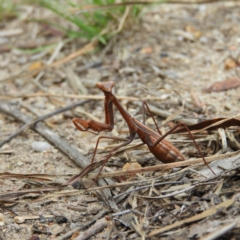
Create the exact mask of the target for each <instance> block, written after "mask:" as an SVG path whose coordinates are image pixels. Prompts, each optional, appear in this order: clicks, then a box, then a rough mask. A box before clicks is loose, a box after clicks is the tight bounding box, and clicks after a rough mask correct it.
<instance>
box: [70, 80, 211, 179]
mask: <svg viewBox="0 0 240 240" xmlns="http://www.w3.org/2000/svg"><path fill="white" fill-rule="evenodd" d="M96 87H97V88H99V89H100V90H102V92H103V93H104V95H105V101H104V109H105V123H101V122H97V121H94V120H91V119H88V120H84V119H81V118H73V119H72V121H73V124H74V125H75V126H76V128H77V129H78V130H80V131H83V132H84V131H86V132H90V133H93V134H96V135H97V134H98V133H99V132H101V131H106V132H111V131H112V130H113V128H114V112H113V105H114V106H115V107H116V108H117V109H118V111H119V112H120V114H121V115H122V117H123V119H124V120H125V121H126V123H127V125H128V129H129V134H130V135H129V138H120V137H108V136H99V137H98V140H97V142H96V147H95V149H94V152H93V156H92V160H91V164H92V163H93V162H94V158H95V155H96V152H97V148H98V144H99V142H100V140H101V139H104V138H105V139H114V140H118V141H123V143H122V144H120V145H118V146H116V147H114V148H113V149H112V150H111V151H110V152H109V153H108V155H107V156H106V158H105V160H104V161H103V164H102V166H101V168H100V170H99V173H98V175H99V174H100V172H101V171H102V169H103V167H104V165H105V164H106V162H107V161H108V159H109V158H110V157H111V156H112V155H113V154H114V153H115V152H116V151H117V150H118V149H120V148H122V147H124V146H126V145H128V144H130V143H131V142H132V141H133V140H134V138H135V137H136V136H137V135H138V136H139V138H140V139H141V140H142V142H143V143H144V144H146V145H147V146H148V149H149V151H150V152H151V153H152V154H153V155H154V156H155V157H156V158H157V159H158V160H160V161H161V162H163V163H172V162H178V161H184V156H183V155H182V154H181V152H180V151H179V150H178V149H177V148H176V147H175V146H174V145H173V144H172V143H170V142H168V141H167V140H166V139H164V138H165V137H166V136H167V135H168V134H169V133H171V132H173V131H174V130H175V129H176V128H178V127H179V126H180V125H182V126H184V127H185V128H186V130H187V131H188V132H189V134H190V136H191V138H192V140H193V142H194V145H195V147H196V148H197V150H198V151H199V153H200V154H201V157H202V159H203V161H204V163H205V164H206V165H207V167H208V168H209V169H210V170H211V171H212V172H213V170H212V169H211V168H210V167H209V165H208V164H207V162H206V160H205V158H204V156H203V154H202V152H201V151H200V149H199V147H198V145H197V143H196V142H195V140H194V138H193V136H192V134H191V133H190V131H189V130H188V127H187V126H186V125H185V124H184V123H179V124H177V125H176V126H175V127H174V128H172V129H171V130H170V131H169V132H167V133H166V134H164V135H162V134H161V132H160V130H159V128H158V126H157V124H156V121H155V120H154V118H153V116H152V113H151V111H150V109H149V107H148V105H147V103H146V102H145V101H143V102H142V105H143V109H145V107H146V108H147V110H148V112H149V113H150V115H151V117H152V118H153V120H154V123H155V125H156V127H157V130H158V132H155V131H153V130H152V129H150V128H149V127H147V126H146V125H145V124H144V123H145V120H144V121H143V123H141V122H139V121H138V120H137V119H135V118H134V117H132V116H131V115H130V114H129V113H128V112H127V111H126V110H125V109H124V108H123V106H122V105H121V104H120V102H119V100H118V99H117V97H116V96H115V95H114V94H113V93H112V89H113V87H114V82H113V81H110V82H98V83H97V84H96ZM144 119H145V118H144ZM83 171H84V170H83ZM213 174H215V173H214V172H213ZM98 175H97V177H98ZM97 177H96V178H97Z"/></svg>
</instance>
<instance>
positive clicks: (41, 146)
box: [31, 142, 51, 152]
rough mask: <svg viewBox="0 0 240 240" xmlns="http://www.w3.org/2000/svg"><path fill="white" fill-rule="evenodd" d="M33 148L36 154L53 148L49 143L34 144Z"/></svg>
mask: <svg viewBox="0 0 240 240" xmlns="http://www.w3.org/2000/svg"><path fill="white" fill-rule="evenodd" d="M31 147H32V149H33V150H34V151H36V152H43V151H45V150H47V149H49V148H50V147H51V145H50V144H49V143H47V142H32V144H31Z"/></svg>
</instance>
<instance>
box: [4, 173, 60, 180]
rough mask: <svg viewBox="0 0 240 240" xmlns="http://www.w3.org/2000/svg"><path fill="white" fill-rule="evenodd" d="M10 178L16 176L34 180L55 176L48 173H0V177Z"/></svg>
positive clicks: (52, 178) (53, 177)
mask: <svg viewBox="0 0 240 240" xmlns="http://www.w3.org/2000/svg"><path fill="white" fill-rule="evenodd" d="M12 178H18V179H30V180H36V181H39V180H40V181H53V180H54V179H55V178H56V175H50V174H17V173H9V172H3V173H0V179H12Z"/></svg>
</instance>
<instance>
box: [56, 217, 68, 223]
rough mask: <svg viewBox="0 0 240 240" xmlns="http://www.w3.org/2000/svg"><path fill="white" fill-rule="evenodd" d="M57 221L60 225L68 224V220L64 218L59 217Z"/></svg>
mask: <svg viewBox="0 0 240 240" xmlns="http://www.w3.org/2000/svg"><path fill="white" fill-rule="evenodd" d="M55 219H56V222H57V223H58V224H61V223H66V222H67V221H68V219H67V218H66V217H64V216H57V217H55Z"/></svg>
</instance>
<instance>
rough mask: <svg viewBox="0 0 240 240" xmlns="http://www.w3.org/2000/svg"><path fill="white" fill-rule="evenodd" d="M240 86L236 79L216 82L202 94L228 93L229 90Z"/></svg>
mask: <svg viewBox="0 0 240 240" xmlns="http://www.w3.org/2000/svg"><path fill="white" fill-rule="evenodd" d="M239 86H240V81H239V80H238V79H236V78H229V79H227V80H225V81H223V82H216V83H214V84H212V85H211V86H210V87H209V88H204V89H203V90H202V92H204V93H210V92H221V91H226V90H228V89H232V88H237V87H239Z"/></svg>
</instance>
